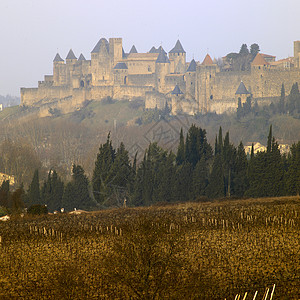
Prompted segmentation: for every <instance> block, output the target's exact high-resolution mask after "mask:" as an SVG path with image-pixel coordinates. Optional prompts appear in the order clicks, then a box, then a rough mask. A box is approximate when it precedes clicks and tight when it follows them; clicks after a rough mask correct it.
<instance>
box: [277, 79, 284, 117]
mask: <svg viewBox="0 0 300 300" xmlns="http://www.w3.org/2000/svg"><path fill="white" fill-rule="evenodd" d="M284 108H285V88H284V84H282V86H281V93H280V100H279V105H278V111H279V113H280V114H284V113H285V109H284Z"/></svg>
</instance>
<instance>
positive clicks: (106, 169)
mask: <svg viewBox="0 0 300 300" xmlns="http://www.w3.org/2000/svg"><path fill="white" fill-rule="evenodd" d="M115 156H116V154H115V150H114V148H113V146H112V142H111V140H110V134H108V136H107V140H106V143H105V144H104V145H100V148H99V153H98V154H97V159H96V162H95V169H94V172H93V179H92V185H93V193H94V197H95V199H96V201H97V202H98V203H101V204H103V203H104V201H105V200H106V199H107V197H108V196H109V189H108V185H109V184H110V182H111V180H112V173H111V168H112V166H113V163H114V160H115Z"/></svg>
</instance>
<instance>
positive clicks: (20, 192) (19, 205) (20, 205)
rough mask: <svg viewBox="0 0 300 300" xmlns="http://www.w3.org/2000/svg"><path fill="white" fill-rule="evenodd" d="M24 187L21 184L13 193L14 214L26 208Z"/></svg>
mask: <svg viewBox="0 0 300 300" xmlns="http://www.w3.org/2000/svg"><path fill="white" fill-rule="evenodd" d="M24 194H25V192H24V189H23V186H22V185H21V186H20V187H19V188H18V189H16V190H15V191H14V192H13V193H12V195H11V212H12V214H15V215H18V214H20V213H22V211H23V209H24V206H25V205H24V201H23V198H24Z"/></svg>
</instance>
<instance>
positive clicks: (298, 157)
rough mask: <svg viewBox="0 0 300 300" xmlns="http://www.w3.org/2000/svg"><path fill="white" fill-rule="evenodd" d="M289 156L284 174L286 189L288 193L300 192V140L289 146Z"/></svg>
mask: <svg viewBox="0 0 300 300" xmlns="http://www.w3.org/2000/svg"><path fill="white" fill-rule="evenodd" d="M290 153H291V158H290V164H289V167H288V171H287V174H286V179H285V182H286V191H287V193H288V194H289V195H299V193H300V142H298V143H297V144H293V145H292V147H291V152H290Z"/></svg>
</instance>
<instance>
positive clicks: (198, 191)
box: [192, 157, 209, 199]
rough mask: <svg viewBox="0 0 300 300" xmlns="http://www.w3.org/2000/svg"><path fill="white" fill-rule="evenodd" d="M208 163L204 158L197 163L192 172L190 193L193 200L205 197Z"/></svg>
mask: <svg viewBox="0 0 300 300" xmlns="http://www.w3.org/2000/svg"><path fill="white" fill-rule="evenodd" d="M208 176H209V173H208V163H207V161H206V160H205V158H204V157H202V158H201V160H199V161H198V163H197V165H196V167H195V169H194V171H193V184H192V191H193V192H192V193H193V197H194V199H196V198H197V197H199V196H205V195H206V189H207V185H208Z"/></svg>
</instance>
